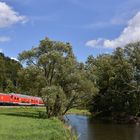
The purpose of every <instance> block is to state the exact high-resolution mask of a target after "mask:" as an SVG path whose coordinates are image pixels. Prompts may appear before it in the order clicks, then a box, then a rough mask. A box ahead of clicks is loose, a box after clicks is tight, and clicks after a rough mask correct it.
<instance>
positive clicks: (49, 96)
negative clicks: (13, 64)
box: [19, 38, 96, 117]
mask: <svg viewBox="0 0 140 140" xmlns="http://www.w3.org/2000/svg"><path fill="white" fill-rule="evenodd" d="M19 60H20V61H21V62H23V63H25V64H26V67H25V68H24V69H23V70H22V71H21V72H20V73H19V75H20V77H21V78H20V83H21V87H23V88H22V89H23V91H25V92H26V93H27V94H33V95H37V96H40V97H42V99H43V100H44V103H45V105H46V112H47V115H48V117H51V116H59V115H64V114H65V113H66V112H67V111H68V110H69V109H71V108H73V107H79V106H81V105H82V103H83V102H89V100H90V99H91V97H92V96H93V94H94V93H95V92H96V88H95V87H94V84H93V83H92V82H91V81H90V80H89V79H88V78H87V77H86V74H85V71H84V68H82V67H81V64H80V63H78V62H77V61H76V59H75V56H74V54H73V51H72V47H71V45H70V44H69V43H63V42H59V41H53V40H50V39H48V38H45V39H44V40H42V41H41V42H40V44H39V46H38V47H35V48H32V49H31V50H29V51H23V52H22V53H21V54H20V55H19Z"/></svg>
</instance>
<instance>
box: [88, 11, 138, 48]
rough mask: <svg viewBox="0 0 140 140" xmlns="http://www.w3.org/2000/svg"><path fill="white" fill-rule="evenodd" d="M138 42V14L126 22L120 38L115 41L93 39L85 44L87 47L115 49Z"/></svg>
mask: <svg viewBox="0 0 140 140" xmlns="http://www.w3.org/2000/svg"><path fill="white" fill-rule="evenodd" d="M137 41H140V12H138V13H137V14H136V15H135V16H134V17H133V18H132V19H131V20H129V21H128V25H127V27H125V28H124V30H123V31H122V33H121V34H120V36H119V37H118V38H116V39H113V40H109V39H101V38H99V39H95V40H90V41H88V42H87V43H86V46H89V47H103V48H116V47H124V46H125V45H127V44H128V43H131V42H137Z"/></svg>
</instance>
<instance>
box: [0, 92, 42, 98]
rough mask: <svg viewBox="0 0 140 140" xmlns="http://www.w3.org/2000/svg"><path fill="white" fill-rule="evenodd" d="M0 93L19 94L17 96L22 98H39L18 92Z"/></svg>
mask: <svg viewBox="0 0 140 140" xmlns="http://www.w3.org/2000/svg"><path fill="white" fill-rule="evenodd" d="M0 94H4V95H15V96H19V97H22V98H35V99H41V98H40V97H36V96H29V95H24V94H18V93H9V94H6V93H0Z"/></svg>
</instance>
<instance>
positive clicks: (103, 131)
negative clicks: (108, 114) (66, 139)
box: [67, 115, 140, 140]
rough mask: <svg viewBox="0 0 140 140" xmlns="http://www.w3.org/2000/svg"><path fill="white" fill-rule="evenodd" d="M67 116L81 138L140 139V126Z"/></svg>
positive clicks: (79, 116) (106, 139) (102, 139)
mask: <svg viewBox="0 0 140 140" xmlns="http://www.w3.org/2000/svg"><path fill="white" fill-rule="evenodd" d="M67 118H68V119H69V121H68V123H69V124H70V125H71V126H72V127H73V129H74V131H75V132H76V133H77V134H78V136H79V140H140V126H136V125H119V124H109V123H101V122H97V121H96V122H95V121H93V120H91V119H89V118H88V117H87V116H81V115H67Z"/></svg>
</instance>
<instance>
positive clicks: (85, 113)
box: [67, 109, 91, 115]
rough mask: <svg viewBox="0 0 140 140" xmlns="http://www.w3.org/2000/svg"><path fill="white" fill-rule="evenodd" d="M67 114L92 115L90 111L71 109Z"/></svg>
mask: <svg viewBox="0 0 140 140" xmlns="http://www.w3.org/2000/svg"><path fill="white" fill-rule="evenodd" d="M67 114H76V115H91V113H90V112H89V111H88V110H83V109H70V110H69V111H68V112H67Z"/></svg>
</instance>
